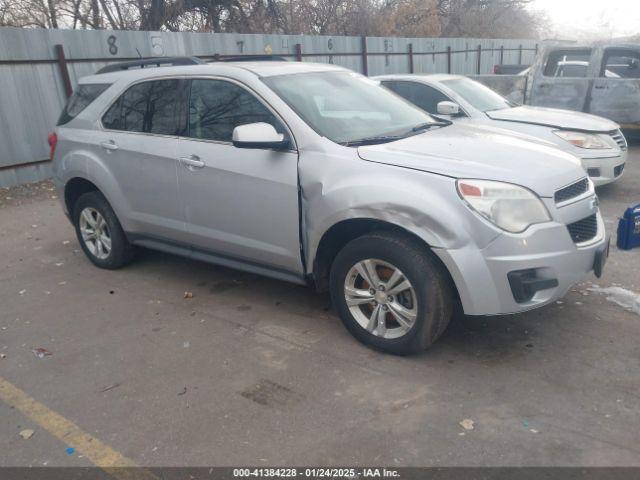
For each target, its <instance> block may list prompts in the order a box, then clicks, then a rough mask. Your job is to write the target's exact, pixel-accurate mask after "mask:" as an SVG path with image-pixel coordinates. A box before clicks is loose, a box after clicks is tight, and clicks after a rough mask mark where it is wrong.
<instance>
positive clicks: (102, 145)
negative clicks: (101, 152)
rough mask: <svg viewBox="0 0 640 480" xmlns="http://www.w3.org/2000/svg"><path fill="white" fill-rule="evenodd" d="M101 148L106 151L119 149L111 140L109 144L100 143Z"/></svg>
mask: <svg viewBox="0 0 640 480" xmlns="http://www.w3.org/2000/svg"><path fill="white" fill-rule="evenodd" d="M100 146H101V147H102V148H104V149H105V150H109V151H113V150H117V149H118V145H116V142H114V141H113V140H109V141H108V142H100Z"/></svg>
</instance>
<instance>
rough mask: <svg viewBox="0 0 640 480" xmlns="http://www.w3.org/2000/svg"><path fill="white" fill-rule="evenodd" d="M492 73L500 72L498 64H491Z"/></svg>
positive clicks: (497, 73)
mask: <svg viewBox="0 0 640 480" xmlns="http://www.w3.org/2000/svg"><path fill="white" fill-rule="evenodd" d="M493 74H494V75H499V74H500V65H494V66H493Z"/></svg>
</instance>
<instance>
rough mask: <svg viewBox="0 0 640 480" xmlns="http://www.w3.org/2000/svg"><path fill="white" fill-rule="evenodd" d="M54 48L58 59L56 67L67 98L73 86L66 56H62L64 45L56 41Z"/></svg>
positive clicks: (71, 92)
mask: <svg viewBox="0 0 640 480" xmlns="http://www.w3.org/2000/svg"><path fill="white" fill-rule="evenodd" d="M54 48H55V52H56V57H57V59H58V68H59V69H60V75H61V76H62V83H63V84H64V93H65V94H66V95H67V98H69V97H70V96H71V94H73V87H72V86H71V77H70V76H69V68H67V58H66V57H65V56H64V46H62V45H61V44H59V43H58V44H56V45H55V46H54Z"/></svg>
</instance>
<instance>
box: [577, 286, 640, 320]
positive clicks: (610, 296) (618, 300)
mask: <svg viewBox="0 0 640 480" xmlns="http://www.w3.org/2000/svg"><path fill="white" fill-rule="evenodd" d="M588 290H590V291H592V292H595V293H601V294H603V295H607V300H609V301H610V302H613V303H615V304H616V305H620V306H621V307H622V308H625V309H627V310H629V311H630V312H634V313H637V314H638V315H640V293H636V292H632V291H631V290H627V289H626V288H622V287H606V288H601V287H598V286H597V285H594V286H593V287H591V288H589V289H588Z"/></svg>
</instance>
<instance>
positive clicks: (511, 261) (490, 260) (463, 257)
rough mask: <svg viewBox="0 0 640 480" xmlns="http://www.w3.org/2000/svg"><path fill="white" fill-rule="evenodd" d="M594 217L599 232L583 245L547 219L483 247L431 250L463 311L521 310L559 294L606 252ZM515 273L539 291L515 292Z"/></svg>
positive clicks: (495, 312) (600, 222) (601, 224)
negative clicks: (445, 269) (520, 232)
mask: <svg viewBox="0 0 640 480" xmlns="http://www.w3.org/2000/svg"><path fill="white" fill-rule="evenodd" d="M596 215H597V223H598V231H597V234H596V236H595V237H594V238H593V239H592V240H590V241H588V242H585V243H582V244H576V243H574V242H573V240H572V239H571V237H570V235H569V232H568V230H567V226H566V225H564V224H562V223H559V222H548V223H544V224H539V225H533V226H531V227H529V229H527V231H526V232H524V233H523V234H519V235H511V234H506V233H505V234H501V235H499V236H498V237H497V238H496V239H495V240H493V241H492V242H491V243H490V244H489V245H488V246H487V247H486V248H484V249H478V248H477V247H475V246H473V245H468V246H466V247H464V248H460V249H433V251H434V252H435V253H436V254H437V255H438V256H439V257H440V259H441V260H442V262H443V263H444V264H445V266H446V267H447V268H448V270H449V272H450V274H451V276H452V278H453V281H454V283H455V284H456V287H457V289H458V293H459V295H460V300H461V301H462V306H463V309H464V312H465V314H467V315H500V314H508V313H517V312H523V311H526V310H531V309H533V308H537V307H541V306H543V305H546V304H549V303H551V302H553V301H555V300H557V299H559V298H562V297H563V296H564V295H565V294H566V293H567V291H568V290H569V289H570V288H571V286H572V285H574V284H575V283H577V282H579V281H580V280H582V279H583V278H584V277H585V276H586V275H587V274H588V273H589V272H591V271H593V269H594V263H595V262H596V256H599V257H601V256H602V255H606V252H605V250H606V247H607V245H608V244H607V242H608V239H607V238H606V234H605V229H604V222H603V220H602V217H601V215H600V213H599V212H598V213H597V214H596ZM513 272H516V274H515V275H514V274H513ZM510 274H511V281H510ZM514 276H515V277H522V278H523V279H524V282H525V283H527V281H528V280H527V279H535V280H534V281H533V283H535V284H536V287H534V290H535V289H536V288H541V289H538V290H536V291H535V292H534V293H533V294H532V295H518V294H517V292H516V291H514ZM537 280H540V281H539V282H538V281H537ZM517 281H518V280H516V282H517ZM516 290H517V289H516ZM525 290H526V288H525ZM529 293H531V291H530V290H529ZM529 296H530V298H528V297H529ZM516 297H518V300H516Z"/></svg>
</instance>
